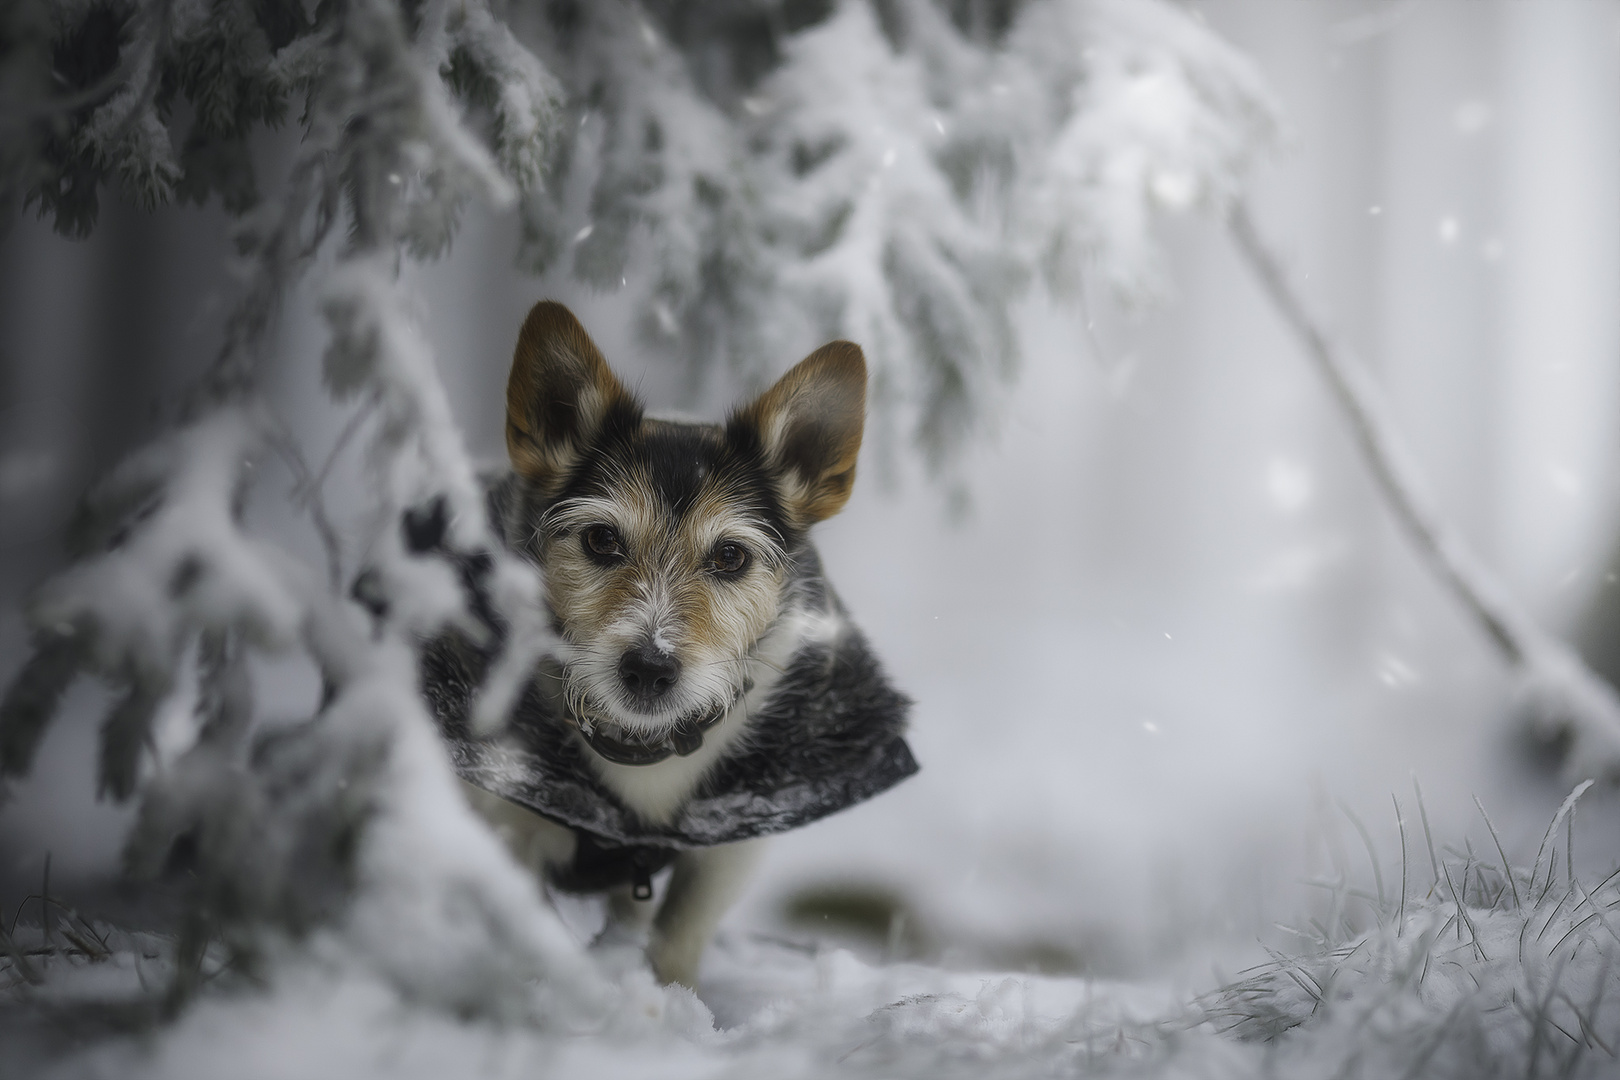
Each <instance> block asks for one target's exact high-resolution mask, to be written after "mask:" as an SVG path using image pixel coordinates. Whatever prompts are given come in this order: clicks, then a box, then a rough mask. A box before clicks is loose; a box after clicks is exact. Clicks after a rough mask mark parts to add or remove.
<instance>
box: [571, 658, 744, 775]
mask: <svg viewBox="0 0 1620 1080" xmlns="http://www.w3.org/2000/svg"><path fill="white" fill-rule="evenodd" d="M753 688H754V680H752V679H746V680H744V681H743V685H742V686H741V687H739V688H738V690H737V692H736V693H735V694H733V695H732V696H731V700H730V701H727V702H725V703H724V704H721V705H716V706H715V707H714V708H712V709H710V710H708V711H707V712H702V713H694V714H692V715H690V716H683V717H681V719H679V720H677V721H676V722H675V723H674V724H673V725H671V726H670V727H669V729H668V730H666V731H664V732H661V733H659V734H658V735H657V737H656V738H646V737H643V736H642V735H641V734H640V733H638V732H635V731H632V730H631V729H629V728H627V727H625V726H624V725H622V724H619V723H617V722H616V721H614V720H611V719H609V718H608V717H606V716H603V715H601V714H600V713H597V712H595V711H593V710H590V709H579V710H570V711H569V713H568V720H569V722H570V723H572V724H573V725H574V727H575V728H577V729H578V731H579V734H580V737H581V738H583V739H584V740H585V744H586V745H587V746H589V747H590V748H591V749H592V750H594V751H595V752H596V753H597V754H598V755H599V756H601V757H603V758H605V759H607V760H608V761H611V762H613V763H614V764H615V765H656V764H658V763H659V762H660V761H663V760H665V759H667V758H670V757H674V756H677V755H678V756H680V757H689V756H691V755H692V754H695V753H697V752H698V750H699V749H700V748H702V746H703V736H704V734H705V733H706V732H707V731H709V729H711V728H713V727H714V726H715V725H716V724H718V723H719V722H720V721H721V720H723V719H725V715H726V713H728V712H730V711H731V710H732V709H733V708H735V707H736V704H737V702H739V701H741V700H742V698H743V695H745V694H747V693H748V691H750V690H752V689H753Z"/></svg>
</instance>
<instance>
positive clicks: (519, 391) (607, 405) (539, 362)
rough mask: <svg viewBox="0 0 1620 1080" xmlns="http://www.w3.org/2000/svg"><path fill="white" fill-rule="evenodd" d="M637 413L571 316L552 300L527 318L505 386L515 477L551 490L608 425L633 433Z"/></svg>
mask: <svg viewBox="0 0 1620 1080" xmlns="http://www.w3.org/2000/svg"><path fill="white" fill-rule="evenodd" d="M640 420H641V406H640V405H639V404H638V403H637V402H636V400H635V398H633V397H632V396H631V395H630V392H629V391H627V390H626V389H625V388H624V386H623V384H621V383H620V382H619V380H618V379H617V378H615V377H614V375H613V372H612V371H611V370H609V369H608V365H607V361H606V360H604V359H603V358H602V353H601V351H600V350H599V349H597V347H596V343H595V342H594V341H592V340H591V336H590V335H589V334H587V333H586V332H585V328H584V327H583V326H581V325H580V323H579V320H578V319H576V318H574V313H573V312H571V311H569V310H568V309H567V308H565V307H563V306H562V305H561V304H558V303H556V302H554V301H550V300H542V301H541V302H540V303H538V304H536V305H534V307H533V308H532V309H531V310H530V311H529V317H528V318H527V319H525V320H524V321H523V329H522V330H521V331H519V332H518V343H517V350H516V351H515V352H514V353H513V354H512V374H511V376H510V377H509V378H508V379H507V383H506V450H507V453H508V455H509V456H510V457H511V459H512V467H513V468H514V469H516V470H517V472H518V473H519V474H521V475H522V476H524V477H527V478H528V479H529V480H531V481H533V482H535V483H537V484H539V485H541V487H542V488H544V489H550V490H555V489H556V488H557V487H558V486H559V485H561V484H562V482H563V481H564V480H565V479H566V477H567V475H568V473H569V471H570V470H572V469H573V467H574V465H575V463H576V462H577V461H578V460H579V458H580V456H581V455H582V454H583V453H584V451H585V448H586V447H588V446H589V445H590V444H591V443H592V442H593V441H595V440H596V438H597V437H598V436H599V435H600V434H601V433H602V432H603V430H604V429H606V428H608V427H609V426H610V425H612V424H613V423H615V422H617V423H618V424H619V426H621V427H629V426H634V425H635V424H637V423H639V422H640Z"/></svg>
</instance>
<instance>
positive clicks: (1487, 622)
mask: <svg viewBox="0 0 1620 1080" xmlns="http://www.w3.org/2000/svg"><path fill="white" fill-rule="evenodd" d="M1229 223H1230V226H1231V233H1232V237H1233V239H1234V240H1235V241H1236V243H1237V247H1238V250H1239V251H1240V252H1241V253H1242V254H1243V256H1244V258H1245V259H1246V260H1247V261H1248V263H1249V266H1250V268H1251V269H1252V270H1253V271H1254V273H1255V276H1256V277H1257V278H1258V279H1259V281H1260V284H1261V286H1262V287H1263V288H1264V290H1265V292H1266V295H1267V296H1268V297H1269V298H1270V299H1271V302H1272V303H1273V304H1274V305H1276V308H1277V310H1278V312H1279V313H1280V314H1281V315H1282V317H1283V320H1284V321H1285V322H1286V323H1287V324H1288V325H1289V327H1290V328H1291V329H1292V330H1293V331H1294V333H1295V334H1296V335H1297V336H1298V337H1299V339H1300V343H1301V344H1302V345H1303V346H1304V347H1305V352H1306V354H1307V355H1308V356H1309V357H1310V358H1311V361H1312V362H1313V363H1314V364H1315V365H1316V367H1317V370H1318V371H1319V372H1321V374H1322V377H1323V380H1324V381H1325V382H1326V383H1327V386H1328V389H1329V390H1330V392H1331V393H1332V395H1333V400H1334V403H1335V404H1336V405H1338V407H1339V409H1340V411H1341V412H1342V413H1343V414H1344V417H1345V420H1346V422H1347V423H1348V424H1349V425H1350V430H1351V433H1352V434H1353V436H1354V437H1355V440H1356V446H1357V448H1358V449H1359V450H1360V451H1361V456H1362V458H1363V460H1364V461H1365V462H1366V463H1367V468H1368V471H1369V472H1370V473H1371V474H1372V477H1373V480H1374V482H1375V483H1376V484H1377V485H1378V490H1379V493H1380V494H1381V495H1382V496H1383V497H1384V501H1385V503H1386V504H1387V505H1388V506H1389V508H1390V510H1391V512H1393V513H1394V515H1395V518H1396V520H1397V521H1399V522H1400V524H1401V527H1402V529H1403V530H1404V531H1405V532H1406V534H1407V536H1408V537H1409V538H1410V539H1411V540H1412V543H1413V544H1414V546H1415V547H1416V548H1417V551H1418V554H1419V556H1420V557H1421V558H1422V559H1423V561H1424V562H1425V563H1426V564H1427V565H1428V567H1429V569H1430V570H1432V571H1433V572H1434V574H1435V576H1436V577H1437V578H1439V579H1440V581H1441V582H1442V583H1443V584H1444V585H1445V587H1446V588H1447V590H1448V591H1450V592H1451V594H1452V596H1454V597H1455V598H1456V600H1457V601H1458V603H1459V604H1461V605H1462V606H1463V608H1464V609H1465V610H1467V611H1468V613H1469V615H1470V616H1471V617H1472V618H1473V619H1474V621H1475V622H1476V623H1477V624H1478V625H1479V627H1480V629H1481V630H1482V631H1483V632H1484V633H1485V635H1486V636H1487V637H1488V638H1489V639H1490V641H1491V642H1492V644H1493V645H1495V646H1496V648H1497V649H1498V651H1500V652H1501V654H1502V657H1503V659H1505V660H1506V661H1507V662H1508V663H1509V664H1511V665H1512V666H1513V667H1514V669H1515V670H1516V671H1517V672H1518V673H1519V678H1520V685H1519V700H1518V709H1519V714H1520V719H1521V721H1522V722H1523V723H1524V724H1525V725H1526V726H1527V728H1528V729H1529V731H1530V732H1531V733H1532V734H1533V735H1535V736H1536V737H1537V738H1538V739H1541V740H1544V741H1558V740H1568V742H1569V743H1570V746H1569V747H1568V748H1567V756H1566V758H1565V763H1564V767H1565V770H1566V772H1568V773H1569V774H1570V775H1571V776H1573V777H1574V778H1576V779H1580V778H1584V777H1588V776H1598V777H1602V778H1603V779H1605V780H1616V779H1620V696H1617V695H1616V693H1615V691H1614V689H1613V688H1612V687H1610V686H1609V684H1608V683H1606V682H1604V681H1603V680H1602V679H1601V678H1599V677H1598V676H1597V675H1595V674H1593V673H1592V671H1591V670H1590V669H1589V668H1588V667H1587V666H1586V665H1585V663H1584V662H1582V660H1581V659H1580V657H1579V656H1578V655H1577V654H1576V653H1575V651H1574V650H1573V649H1571V648H1570V647H1569V646H1568V645H1566V644H1565V643H1564V642H1562V641H1560V640H1559V639H1558V638H1556V637H1554V636H1553V635H1552V634H1550V633H1548V632H1547V631H1546V630H1543V629H1542V628H1541V627H1540V626H1539V625H1538V624H1537V623H1536V622H1535V620H1534V619H1533V618H1531V617H1530V615H1529V613H1528V612H1526V611H1525V610H1524V609H1523V608H1522V607H1520V605H1519V604H1518V603H1517V602H1516V601H1515V600H1514V599H1513V597H1512V596H1511V594H1510V593H1509V592H1508V591H1507V590H1506V589H1505V588H1504V587H1503V586H1502V585H1501V584H1500V583H1499V582H1498V581H1497V580H1496V577H1495V575H1494V574H1493V573H1492V572H1491V571H1490V570H1489V569H1488V568H1487V567H1486V566H1485V564H1484V563H1482V562H1481V561H1480V560H1479V559H1478V558H1477V557H1475V555H1474V553H1473V552H1472V550H1471V549H1470V548H1469V547H1468V545H1467V544H1466V543H1465V542H1464V541H1463V539H1462V537H1461V536H1460V535H1458V534H1457V532H1456V531H1455V530H1454V529H1452V528H1451V527H1450V525H1449V523H1448V522H1447V521H1446V520H1445V518H1444V516H1443V515H1441V513H1440V512H1439V510H1438V509H1437V508H1436V507H1435V506H1434V505H1433V503H1432V501H1431V500H1430V498H1429V496H1428V494H1427V492H1426V490H1425V488H1424V486H1423V484H1422V482H1421V480H1420V479H1419V472H1418V469H1417V467H1416V465H1415V464H1414V462H1413V461H1412V458H1411V456H1410V454H1409V453H1408V451H1407V450H1406V447H1405V443H1404V441H1403V440H1402V438H1401V436H1400V433H1399V430H1398V429H1397V427H1396V425H1395V423H1394V421H1393V420H1392V419H1391V413H1390V409H1389V407H1388V405H1387V404H1385V402H1384V400H1383V397H1382V395H1381V394H1380V393H1379V391H1378V387H1377V385H1376V384H1375V383H1374V382H1373V380H1372V377H1371V376H1370V375H1369V374H1368V373H1367V371H1366V370H1365V369H1364V368H1363V367H1362V366H1361V365H1360V364H1359V363H1358V362H1357V361H1356V360H1355V358H1354V357H1352V356H1351V355H1350V354H1349V353H1348V352H1347V351H1346V350H1345V348H1344V346H1343V344H1342V343H1340V342H1339V341H1338V340H1336V339H1335V338H1334V337H1333V336H1332V335H1331V334H1330V333H1329V332H1328V331H1327V329H1326V323H1325V322H1324V321H1323V320H1322V319H1321V318H1319V317H1318V316H1317V315H1316V314H1315V313H1314V312H1312V311H1311V310H1310V309H1309V307H1308V306H1307V304H1306V302H1305V299H1304V298H1303V296H1302V295H1301V294H1300V291H1299V289H1298V288H1297V286H1296V285H1295V284H1294V282H1293V280H1292V278H1291V277H1290V275H1289V274H1288V272H1287V270H1286V269H1285V268H1284V266H1283V264H1282V261H1281V260H1280V259H1279V258H1278V257H1277V255H1276V253H1275V252H1274V251H1273V250H1272V248H1271V246H1270V245H1269V244H1268V243H1267V242H1266V241H1265V240H1264V239H1263V238H1262V237H1261V235H1260V233H1259V232H1258V230H1257V229H1256V228H1255V225H1254V221H1253V219H1252V218H1251V217H1250V215H1249V212H1248V209H1247V207H1245V206H1244V205H1243V203H1241V202H1238V203H1235V204H1234V206H1233V208H1232V211H1231V215H1230V218H1229Z"/></svg>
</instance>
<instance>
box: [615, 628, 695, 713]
mask: <svg viewBox="0 0 1620 1080" xmlns="http://www.w3.org/2000/svg"><path fill="white" fill-rule="evenodd" d="M680 677H681V662H680V661H679V660H677V659H676V658H675V654H674V653H667V652H665V651H664V650H662V649H660V648H658V647H657V646H656V645H654V644H653V643H652V642H651V641H643V642H642V643H641V644H640V645H637V646H636V647H635V648H633V649H631V650H630V651H629V652H627V653H625V654H624V655H623V656H621V657H619V679H620V681H621V682H623V683H624V688H625V689H626V690H628V691H630V696H631V697H633V698H635V699H636V700H637V701H638V702H640V703H642V704H646V703H648V702H652V701H657V700H658V699H659V698H661V697H663V696H664V695H665V694H667V693H669V691H670V688H671V687H673V686H674V685H675V680H677V679H679V678H680Z"/></svg>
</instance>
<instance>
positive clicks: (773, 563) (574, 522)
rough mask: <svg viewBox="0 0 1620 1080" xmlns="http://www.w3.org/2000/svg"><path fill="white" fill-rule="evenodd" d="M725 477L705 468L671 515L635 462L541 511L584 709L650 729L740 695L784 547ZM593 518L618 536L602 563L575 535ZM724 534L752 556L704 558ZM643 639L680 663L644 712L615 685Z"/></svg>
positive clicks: (544, 557)
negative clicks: (600, 489)
mask: <svg viewBox="0 0 1620 1080" xmlns="http://www.w3.org/2000/svg"><path fill="white" fill-rule="evenodd" d="M646 423H648V424H649V425H656V424H659V423H660V422H659V421H647V422H646ZM727 487H728V485H727V484H726V483H725V481H724V480H723V479H720V478H715V477H712V476H711V477H709V478H707V479H706V480H705V481H704V482H703V483H702V486H701V487H700V488H699V490H698V492H697V495H696V498H695V500H694V503H693V505H692V506H691V507H690V509H689V510H688V511H687V512H686V513H684V514H672V513H670V512H669V508H668V507H667V506H666V505H665V500H664V499H663V498H662V497H661V496H660V494H659V492H658V491H657V489H656V487H655V484H654V480H653V478H652V477H651V476H649V475H648V470H646V469H645V468H637V467H636V466H634V465H631V466H629V467H627V468H626V469H625V470H624V475H622V476H620V477H618V478H617V480H616V482H615V484H614V487H613V492H612V494H611V495H609V496H600V495H598V496H584V497H580V498H575V499H564V500H562V501H561V502H559V503H558V504H557V505H556V507H555V508H554V510H553V511H552V512H550V513H548V514H547V515H546V517H545V519H544V524H543V526H542V527H543V529H544V530H545V534H546V535H545V538H544V539H543V541H542V544H541V548H540V565H541V567H542V569H543V570H544V572H545V578H546V589H547V597H548V599H549V601H550V603H551V610H552V612H553V614H554V615H555V616H556V618H557V619H558V621H559V622H560V623H561V624H562V626H563V627H564V629H565V637H566V639H567V640H568V641H569V642H570V643H571V644H572V645H573V646H574V653H573V656H572V658H571V661H572V662H571V663H570V664H569V665H568V670H569V676H570V687H569V690H570V693H571V694H572V695H573V697H574V699H575V701H574V704H575V705H576V708H579V707H581V706H584V708H582V709H580V711H581V712H585V711H588V710H589V709H590V708H591V707H592V706H594V707H595V708H596V709H598V710H602V709H605V711H607V712H608V713H609V714H610V715H611V716H612V718H613V719H614V720H617V721H618V722H619V723H621V724H623V725H625V726H626V727H632V728H641V729H651V728H656V727H660V726H663V725H665V724H668V723H671V722H673V721H675V720H678V719H680V718H682V717H686V716H692V715H695V714H701V713H705V712H708V711H710V710H712V709H714V708H716V707H720V706H725V705H729V704H730V702H731V699H732V698H733V697H734V696H735V695H736V692H737V689H738V687H739V683H740V681H741V678H742V675H743V671H742V669H741V667H740V665H741V664H742V663H743V659H744V657H746V656H747V654H748V652H749V650H750V649H751V648H752V647H753V645H754V643H755V642H756V641H758V640H759V637H760V635H761V634H763V633H764V632H765V630H766V628H767V627H768V626H770V624H771V622H772V620H774V619H775V618H776V615H777V610H778V605H779V598H780V595H781V591H782V583H783V576H784V572H785V569H786V552H785V551H784V550H783V549H782V546H781V545H782V541H781V539H780V537H778V536H777V535H776V533H775V530H774V529H772V528H771V527H770V526H769V525H768V524H767V523H766V522H765V521H764V520H762V519H761V518H760V517H759V516H758V515H756V514H752V513H749V512H748V509H747V506H746V504H744V503H742V502H740V501H739V500H738V499H737V498H736V496H735V493H733V492H731V491H728V490H727ZM599 525H607V526H609V527H611V528H612V529H613V530H614V531H615V532H616V533H617V534H618V536H619V537H621V538H622V542H623V548H624V555H623V557H622V558H621V559H618V560H617V561H615V562H613V563H610V564H608V565H603V564H602V563H601V562H600V561H599V560H595V559H592V558H591V557H590V556H589V555H588V554H587V548H586V545H585V544H584V543H583V542H582V534H583V533H584V532H585V530H587V529H589V528H592V527H594V526H599ZM726 542H731V543H736V544H739V545H741V546H742V548H743V549H744V550H745V551H747V552H748V557H749V564H748V565H747V566H746V567H745V568H744V569H743V570H742V572H740V573H737V574H733V575H725V576H722V574H720V573H719V572H717V571H716V570H715V569H713V568H712V566H711V558H710V557H711V555H712V553H713V552H714V549H715V548H716V546H717V545H719V544H722V543H726ZM646 640H652V641H654V642H657V643H659V644H660V645H662V646H665V647H666V648H667V651H670V652H672V653H673V654H674V655H675V657H676V658H677V659H678V660H679V662H680V664H681V676H680V679H679V681H678V683H677V685H676V687H675V689H674V690H673V691H672V692H671V693H670V694H669V695H668V696H667V697H666V698H664V699H661V700H660V701H659V702H658V703H657V706H656V708H655V709H654V710H652V711H650V712H648V711H642V710H638V709H637V708H636V707H635V705H634V703H632V702H631V701H629V700H628V699H627V697H626V695H625V694H624V693H623V692H622V690H621V688H620V687H619V686H618V685H617V684H618V681H619V680H618V676H617V666H618V663H619V659H620V657H621V656H623V655H624V653H625V652H627V651H628V650H630V649H633V648H635V647H636V646H637V644H638V643H640V642H642V641H646Z"/></svg>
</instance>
